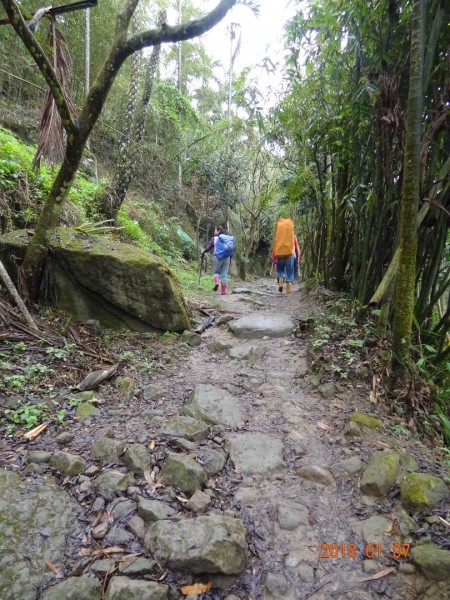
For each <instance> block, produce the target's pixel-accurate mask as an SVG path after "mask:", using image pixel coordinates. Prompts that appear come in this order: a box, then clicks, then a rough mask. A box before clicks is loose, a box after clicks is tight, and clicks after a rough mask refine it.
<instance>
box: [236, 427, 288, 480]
mask: <svg viewBox="0 0 450 600" xmlns="http://www.w3.org/2000/svg"><path fill="white" fill-rule="evenodd" d="M227 442H228V445H229V451H230V458H231V460H232V461H233V463H234V466H235V468H236V470H237V471H238V472H239V473H264V472H266V471H270V470H273V469H280V468H282V467H284V466H285V462H284V459H283V454H284V445H283V442H282V441H281V440H280V439H278V438H273V437H271V436H269V435H267V434H265V433H259V432H255V433H241V434H236V435H233V436H230V438H229V439H228V440H227Z"/></svg>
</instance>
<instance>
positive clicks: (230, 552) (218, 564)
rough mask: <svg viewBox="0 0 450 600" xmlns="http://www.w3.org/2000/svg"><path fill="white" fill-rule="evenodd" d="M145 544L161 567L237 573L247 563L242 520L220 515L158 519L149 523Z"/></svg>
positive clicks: (227, 573) (188, 570)
mask: <svg viewBox="0 0 450 600" xmlns="http://www.w3.org/2000/svg"><path fill="white" fill-rule="evenodd" d="M145 545H146V546H147V547H148V548H150V550H151V551H152V553H153V555H154V557H155V559H156V560H157V561H158V563H159V564H160V565H161V566H162V567H164V568H169V569H174V570H180V571H183V572H186V573H223V574H225V575H234V574H239V573H241V572H242V571H243V570H244V568H245V566H246V563H247V543H246V540H245V528H244V525H243V523H242V521H240V520H239V519H234V518H232V517H225V516H221V515H210V516H204V517H197V518H196V519H185V520H183V521H178V522H172V521H157V522H156V523H154V524H153V525H151V526H150V528H149V531H148V533H147V535H146V536H145Z"/></svg>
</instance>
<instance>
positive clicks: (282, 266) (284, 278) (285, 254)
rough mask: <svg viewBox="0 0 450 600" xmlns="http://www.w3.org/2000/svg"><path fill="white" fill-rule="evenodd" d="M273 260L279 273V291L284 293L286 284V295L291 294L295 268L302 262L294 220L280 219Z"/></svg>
mask: <svg viewBox="0 0 450 600" xmlns="http://www.w3.org/2000/svg"><path fill="white" fill-rule="evenodd" d="M272 259H273V261H274V263H275V267H276V272H277V283H278V291H279V292H280V293H282V292H283V285H284V282H286V293H287V294H290V293H291V291H292V283H293V281H294V267H295V264H296V263H297V264H298V261H299V260H300V248H299V245H298V241H297V237H296V236H295V234H294V223H293V222H292V219H278V221H277V226H276V233H275V238H274V242H273V250H272Z"/></svg>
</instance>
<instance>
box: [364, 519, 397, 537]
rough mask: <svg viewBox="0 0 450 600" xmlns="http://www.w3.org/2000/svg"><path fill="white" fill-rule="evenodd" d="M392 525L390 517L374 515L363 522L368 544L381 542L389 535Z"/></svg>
mask: <svg viewBox="0 0 450 600" xmlns="http://www.w3.org/2000/svg"><path fill="white" fill-rule="evenodd" d="M391 525H392V522H391V520H390V519H387V518H386V517H381V516H379V515H373V516H372V517H369V518H368V519H367V520H366V521H364V522H363V524H362V527H361V533H362V536H363V538H364V539H365V541H366V542H367V543H368V544H381V542H382V541H383V537H384V536H385V535H388V531H389V529H390V527H391Z"/></svg>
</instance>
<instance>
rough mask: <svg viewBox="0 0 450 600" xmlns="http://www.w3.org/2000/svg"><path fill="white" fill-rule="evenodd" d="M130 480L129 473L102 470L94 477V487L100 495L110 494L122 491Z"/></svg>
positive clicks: (131, 478)
mask: <svg viewBox="0 0 450 600" xmlns="http://www.w3.org/2000/svg"><path fill="white" fill-rule="evenodd" d="M132 481H133V477H132V475H131V474H130V473H122V472H121V471H104V472H103V473H101V474H100V475H98V477H96V478H95V479H94V487H95V490H96V491H97V493H98V494H100V495H101V496H111V495H113V494H115V493H116V492H118V491H121V492H124V491H125V490H126V489H127V487H128V486H129V485H131V483H132Z"/></svg>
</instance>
